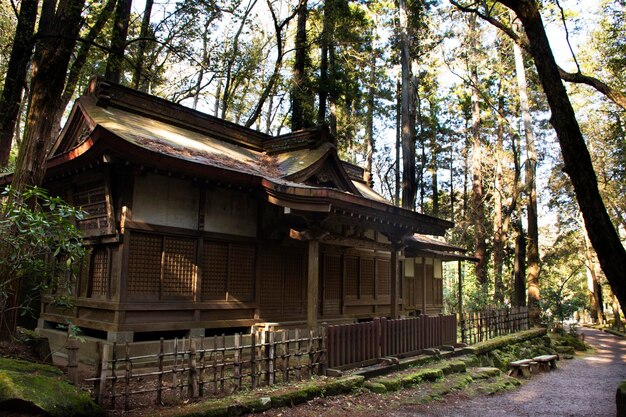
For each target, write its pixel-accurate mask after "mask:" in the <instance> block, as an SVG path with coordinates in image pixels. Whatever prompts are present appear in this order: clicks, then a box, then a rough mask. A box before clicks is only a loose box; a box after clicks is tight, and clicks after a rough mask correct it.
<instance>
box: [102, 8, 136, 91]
mask: <svg viewBox="0 0 626 417" xmlns="http://www.w3.org/2000/svg"><path fill="white" fill-rule="evenodd" d="M132 3H133V1H132V0H118V1H117V5H116V7H115V15H114V17H113V31H112V32H111V51H110V52H109V59H108V60H107V66H106V71H105V78H106V79H107V80H109V81H111V82H114V83H119V82H120V80H121V78H122V65H123V62H124V50H125V49H126V38H127V37H128V24H129V22H130V8H131V6H132Z"/></svg>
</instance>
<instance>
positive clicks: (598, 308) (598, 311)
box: [584, 235, 604, 323]
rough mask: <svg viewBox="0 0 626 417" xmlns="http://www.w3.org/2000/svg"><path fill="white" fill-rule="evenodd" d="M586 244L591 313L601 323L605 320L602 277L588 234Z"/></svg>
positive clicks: (585, 238) (585, 237)
mask: <svg viewBox="0 0 626 417" xmlns="http://www.w3.org/2000/svg"><path fill="white" fill-rule="evenodd" d="M584 244H585V267H586V268H585V269H586V271H587V289H588V290H589V296H590V299H591V303H590V304H591V305H590V313H591V318H592V319H593V320H594V321H597V322H599V323H603V322H604V309H603V299H602V285H601V283H600V277H599V276H598V274H597V273H596V263H595V262H594V259H593V253H592V252H591V243H590V242H589V238H588V237H587V235H585V236H584Z"/></svg>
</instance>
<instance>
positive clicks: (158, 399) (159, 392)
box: [156, 337, 163, 405]
mask: <svg viewBox="0 0 626 417" xmlns="http://www.w3.org/2000/svg"><path fill="white" fill-rule="evenodd" d="M158 366H159V373H158V375H157V391H156V393H157V395H156V404H157V405H161V404H162V403H163V401H162V400H163V397H162V390H163V338H162V337H161V338H160V339H159V358H158Z"/></svg>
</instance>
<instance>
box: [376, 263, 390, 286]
mask: <svg viewBox="0 0 626 417" xmlns="http://www.w3.org/2000/svg"><path fill="white" fill-rule="evenodd" d="M376 281H377V285H376V294H377V295H389V294H390V293H391V292H390V285H391V263H390V262H389V261H387V260H383V259H378V260H377V261H376Z"/></svg>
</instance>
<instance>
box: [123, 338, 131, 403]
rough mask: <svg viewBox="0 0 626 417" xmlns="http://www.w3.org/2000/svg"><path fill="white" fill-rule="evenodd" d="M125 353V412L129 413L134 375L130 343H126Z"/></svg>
mask: <svg viewBox="0 0 626 417" xmlns="http://www.w3.org/2000/svg"><path fill="white" fill-rule="evenodd" d="M125 352H126V358H125V363H126V367H125V368H126V369H125V373H124V411H128V410H129V408H130V404H129V397H130V377H131V373H132V369H131V367H132V364H131V362H130V346H129V345H128V342H126V346H125Z"/></svg>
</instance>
